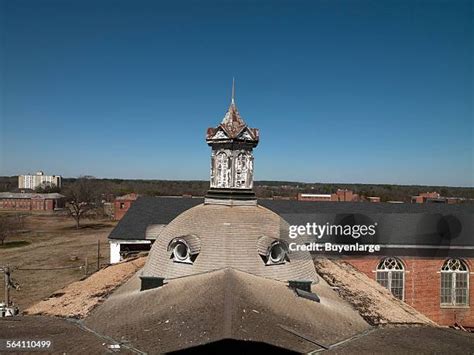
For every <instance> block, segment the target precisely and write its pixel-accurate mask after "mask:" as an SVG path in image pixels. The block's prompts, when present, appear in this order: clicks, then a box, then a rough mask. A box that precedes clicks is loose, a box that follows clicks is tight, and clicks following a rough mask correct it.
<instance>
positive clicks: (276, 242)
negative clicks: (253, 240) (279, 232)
mask: <svg viewBox="0 0 474 355" xmlns="http://www.w3.org/2000/svg"><path fill="white" fill-rule="evenodd" d="M257 252H258V253H259V254H260V256H261V257H262V260H263V262H264V263H265V265H279V264H284V263H286V262H287V261H290V258H289V256H288V254H289V252H290V251H289V250H288V244H287V243H286V241H284V240H281V239H277V238H270V237H266V236H262V237H260V238H259V239H258V241H257Z"/></svg>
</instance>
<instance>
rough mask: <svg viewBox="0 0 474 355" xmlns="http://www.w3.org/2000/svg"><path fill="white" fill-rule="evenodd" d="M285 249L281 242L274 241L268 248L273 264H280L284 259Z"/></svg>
mask: <svg viewBox="0 0 474 355" xmlns="http://www.w3.org/2000/svg"><path fill="white" fill-rule="evenodd" d="M285 257H286V251H285V249H283V247H282V245H281V243H275V244H273V245H272V247H271V248H270V260H271V262H272V263H273V264H280V263H282V262H284V261H285Z"/></svg>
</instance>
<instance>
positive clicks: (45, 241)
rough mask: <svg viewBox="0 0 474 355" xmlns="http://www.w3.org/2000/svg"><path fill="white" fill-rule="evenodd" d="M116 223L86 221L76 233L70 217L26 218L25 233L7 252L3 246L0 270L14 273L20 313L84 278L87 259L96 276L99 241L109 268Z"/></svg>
mask: <svg viewBox="0 0 474 355" xmlns="http://www.w3.org/2000/svg"><path fill="white" fill-rule="evenodd" d="M0 213H5V212H0ZM116 223H117V222H115V221H110V220H84V221H82V222H81V228H80V229H76V228H75V222H74V220H73V219H72V218H70V217H68V216H64V215H57V214H44V213H43V214H41V213H29V214H27V215H26V217H25V225H24V231H22V232H21V233H17V234H16V235H14V236H11V237H9V238H8V239H7V240H6V242H7V244H6V246H7V247H6V248H5V247H1V246H0V266H4V265H8V266H10V267H11V268H12V269H13V272H12V279H13V281H14V282H16V283H18V284H19V285H20V290H19V291H16V290H11V297H12V299H13V301H14V302H15V304H16V305H18V306H19V307H20V310H23V309H25V308H27V307H29V306H31V305H33V304H34V303H36V302H38V301H40V300H42V299H44V298H46V297H48V296H50V295H51V294H52V293H54V292H55V291H56V290H58V289H60V288H62V287H64V286H66V285H68V284H70V283H71V282H74V281H78V280H80V279H81V278H83V277H84V276H85V269H84V265H85V259H86V257H87V261H88V272H89V273H92V272H95V271H96V270H97V241H100V256H101V257H100V263H101V265H104V264H107V263H108V261H109V245H108V242H107V236H108V235H109V233H110V232H111V230H112V229H113V227H114V226H115V225H116ZM19 241H24V242H27V243H19ZM11 242H15V243H11ZM10 243H11V244H10ZM24 244H27V245H24ZM18 245H19V246H18ZM13 246H14V247H13ZM81 266H83V267H82V268H80V267H81ZM65 267H69V268H67V269H64V268H65ZM20 269H28V270H20ZM30 269H32V270H30ZM41 269H46V270H41ZM50 269H54V270H50ZM0 276H2V280H1V281H2V282H0V295H1V297H0V299H1V300H3V293H4V288H3V287H4V286H3V285H4V283H3V275H0Z"/></svg>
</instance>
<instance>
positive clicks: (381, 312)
mask: <svg viewBox="0 0 474 355" xmlns="http://www.w3.org/2000/svg"><path fill="white" fill-rule="evenodd" d="M314 264H315V266H316V271H317V272H318V274H319V275H320V276H321V277H323V278H324V280H326V282H328V283H329V284H330V285H331V286H333V287H335V288H336V291H337V292H338V293H339V294H340V295H341V297H342V298H344V299H345V300H346V301H348V302H349V303H351V304H352V305H353V306H354V307H355V308H356V309H357V310H358V311H359V313H360V315H361V316H362V317H363V318H364V319H365V320H366V321H367V322H369V323H370V324H372V325H379V324H387V323H391V324H426V325H435V323H434V322H433V321H431V320H430V319H429V318H428V317H426V316H424V315H423V314H421V313H419V312H418V311H417V310H415V309H414V308H412V307H411V306H409V305H408V304H406V303H405V302H402V301H400V300H399V299H397V298H395V297H394V296H393V295H392V294H391V293H390V291H388V290H387V289H386V288H385V287H383V286H380V285H379V284H378V283H377V282H375V281H374V280H371V279H370V278H368V277H367V275H365V274H364V273H362V272H360V271H358V270H357V269H355V268H354V267H353V266H352V265H350V264H348V263H346V262H344V261H341V260H337V259H326V258H318V259H316V260H315V261H314Z"/></svg>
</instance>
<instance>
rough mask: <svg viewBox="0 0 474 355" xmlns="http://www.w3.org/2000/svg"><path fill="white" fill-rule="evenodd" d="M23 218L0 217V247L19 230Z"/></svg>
mask: <svg viewBox="0 0 474 355" xmlns="http://www.w3.org/2000/svg"><path fill="white" fill-rule="evenodd" d="M22 223H23V218H22V217H21V216H20V215H18V216H0V245H3V243H4V242H5V239H7V238H8V237H9V236H10V235H12V234H14V233H15V232H17V231H18V230H19V229H21V227H22Z"/></svg>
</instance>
